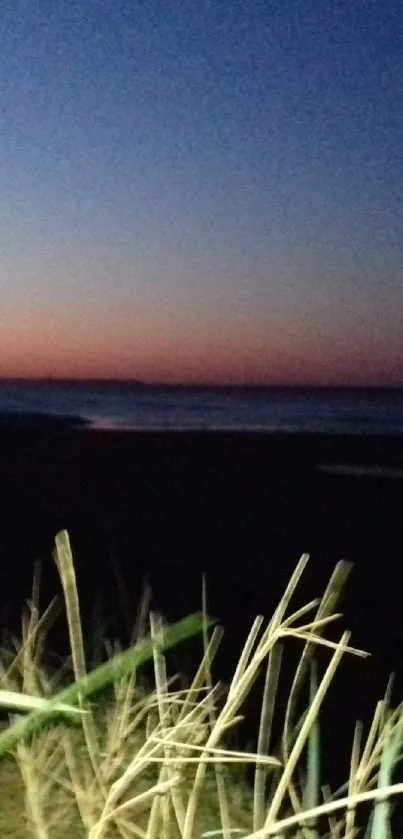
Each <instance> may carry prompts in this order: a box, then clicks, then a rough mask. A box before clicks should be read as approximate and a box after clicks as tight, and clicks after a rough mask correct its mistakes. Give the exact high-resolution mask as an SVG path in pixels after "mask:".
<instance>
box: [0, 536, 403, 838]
mask: <svg viewBox="0 0 403 839" xmlns="http://www.w3.org/2000/svg"><path fill="white" fill-rule="evenodd" d="M54 558H55V561H56V564H57V568H58V572H59V576H60V581H61V586H62V591H63V602H64V612H65V618H66V622H67V627H68V636H69V643H70V655H69V656H68V657H67V658H66V659H65V660H64V661H62V662H61V664H60V667H57V666H52V667H49V664H48V659H47V657H46V652H47V650H48V648H49V644H50V643H51V640H50V639H51V636H52V632H53V626H54V621H55V619H56V617H57V611H56V603H55V601H52V602H51V603H50V604H49V605H48V606H47V607H46V608H45V609H44V611H43V612H41V610H40V606H39V574H38V573H35V575H34V583H33V590H32V597H31V599H30V600H29V602H28V603H27V606H26V608H25V609H24V611H23V615H22V624H21V636H20V638H18V639H17V638H10V637H8V636H6V638H5V641H4V643H3V645H2V647H1V651H0V704H1V706H2V708H3V711H4V712H5V713H6V712H7V713H8V720H7V722H6V724H5V725H4V726H3V728H2V730H1V731H0V784H1V787H0V789H1V800H0V836H1V837H4V839H29V837H32V839H81V837H82V839H117V837H122V839H132V837H138V839H160V837H162V839H176V837H178V839H198V837H200V839H221V837H223V839H232V837H238V836H239V837H245V838H246V837H247V838H248V839H260V837H264V836H276V837H283V836H284V837H286V836H292V837H297V836H298V837H301V839H318V838H319V837H322V836H329V837H331V839H342V838H343V837H348V838H349V839H350V837H351V839H352V837H354V836H356V835H362V836H363V837H364V836H365V839H389V837H390V835H391V832H390V831H391V821H392V820H391V813H392V808H393V805H394V804H396V803H398V804H399V802H400V796H401V794H402V793H403V784H398V783H394V777H395V768H396V766H397V765H398V763H399V761H400V759H401V756H402V745H403V706H398V707H396V708H393V707H392V702H391V693H392V683H390V684H389V685H388V686H387V690H386V693H385V695H384V697H383V698H382V699H381V700H380V701H379V703H378V704H377V706H376V708H375V710H374V717H373V721H372V724H371V726H370V729H369V731H368V732H367V734H366V736H364V731H363V727H362V725H361V724H360V723H357V726H356V729H355V733H354V736H353V737H352V744H351V760H350V766H349V767H347V768H346V783H345V785H344V787H342V788H341V789H339V790H331V789H330V788H329V786H328V785H326V778H323V777H322V773H321V745H320V743H321V737H320V734H321V710H322V705H323V701H324V699H325V697H326V695H327V693H328V691H329V688H330V687H331V685H332V681H333V678H334V675H335V673H336V671H337V669H338V667H339V664H340V662H341V661H342V659H343V657H344V656H355V657H357V658H358V659H365V658H366V657H367V655H368V654H367V652H365V651H363V650H360V649H356V648H354V647H353V646H350V634H349V633H348V632H347V631H344V632H341V633H340V635H339V637H337V635H336V636H335V630H336V627H337V621H338V620H339V619H340V617H341V615H340V614H339V613H338V612H337V604H338V600H339V597H340V593H341V591H342V589H343V586H344V584H345V581H346V578H347V576H348V574H349V572H350V566H349V564H348V563H345V562H340V563H338V564H337V565H336V567H335V569H334V572H333V574H332V575H331V578H330V580H329V583H328V585H327V587H326V589H325V591H324V592H323V594H322V596H321V597H319V598H316V599H314V600H312V601H311V602H310V603H308V604H306V605H305V606H303V607H300V608H298V609H296V610H295V611H293V610H292V600H293V597H294V595H295V592H296V590H297V588H298V584H299V581H300V579H301V576H302V575H303V573H304V570H305V567H306V565H307V562H308V559H309V558H308V556H307V555H306V554H304V555H303V556H302V557H301V559H300V560H299V562H298V564H297V566H296V569H295V571H294V573H293V575H292V577H291V579H290V581H289V583H288V585H287V586H286V589H285V591H284V594H283V596H282V598H281V600H280V602H279V604H278V606H277V608H276V609H275V611H274V614H273V616H272V617H271V619H270V620H265V619H264V618H263V617H262V616H258V617H257V618H256V619H255V621H254V622H253V625H252V627H251V629H250V632H249V633H248V636H247V638H246V641H245V644H244V646H243V648H242V649H241V650H240V654H239V659H238V663H237V666H236V668H235V672H234V673H233V676H232V679H231V680H230V683H229V684H228V685H225V686H224V685H222V684H220V683H216V682H214V680H213V677H212V664H213V661H214V658H215V655H216V653H217V650H218V648H219V645H220V642H221V639H222V636H223V629H222V627H220V626H219V625H218V623H217V621H214V620H211V619H210V618H209V617H208V607H207V594H206V589H205V587H203V599H202V609H201V612H200V613H198V614H195V615H190V616H188V617H186V618H184V619H183V620H181V621H179V622H178V623H176V624H174V625H172V626H169V625H167V624H166V623H165V621H164V620H163V618H162V617H161V616H160V615H159V614H157V613H154V612H148V611H147V605H148V604H147V603H146V602H143V603H142V604H141V607H140V611H139V619H138V621H137V623H136V627H135V630H134V631H133V637H132V641H131V644H130V645H129V647H128V649H126V650H124V651H122V650H121V649H120V647H119V646H118V645H117V644H116V643H113V642H111V641H109V642H108V641H107V640H106V639H105V652H106V659H107V660H106V661H104V662H103V663H101V664H99V665H98V666H97V667H95V668H93V669H90V668H88V666H87V661H86V653H85V651H86V639H85V638H84V637H83V631H82V623H81V615H80V603H79V595H78V589H77V584H76V578H75V571H74V563H73V556H72V551H71V547H70V541H69V537H68V534H67V532H66V531H62V532H60V533H59V534H57V536H56V546H55V552H54ZM191 639H193V640H192V643H195V644H196V643H198V644H199V646H200V655H199V659H198V664H197V666H196V668H195V672H194V673H193V674H192V675H191V676H190V675H189V678H188V681H187V684H186V687H182V686H181V687H179V686H178V678H177V674H173V675H170V674H169V651H170V650H171V649H174V648H176V647H177V645H178V644H182V643H183V642H188V641H190V640H191ZM291 642H292V643H293V645H295V642H296V643H297V644H298V645H299V658H298V664H297V667H296V670H295V674H294V676H293V680H292V685H291V687H290V690H289V692H288V699H287V702H286V704H285V705H284V707H280V708H278V695H279V694H278V686H279V683H280V682H281V677H282V666H283V658H284V656H285V655H287V648H288V646H289V645H290V643H291ZM319 651H321V652H322V654H321V655H318V652H319ZM146 666H147V668H148V669H147V676H146V675H145V674H144V668H145V667H146ZM362 666H365V663H364V662H363V663H362ZM150 673H151V674H152V675H151V676H150ZM262 673H263V691H262V698H261V713H260V720H259V721H258V739H257V748H256V750H255V751H254V752H253V753H252V752H251V753H249V752H248V751H246V750H242V751H237V750H236V749H234V748H233V747H231V735H232V732H233V731H234V730H236V727H237V725H238V723H239V722H240V720H241V718H242V710H243V706H244V704H245V701H246V700H247V698H248V695H249V694H250V692H251V690H252V689H253V686H254V685H255V683H256V680H257V679H258V678H259V677H260V676H261V675H262ZM182 683H183V680H181V685H182ZM279 711H280V715H281V719H282V722H281V736H280V737H279V738H277V739H275V731H274V724H273V720H274V716H275V713H277V714H278V713H279ZM340 725H341V726H342V725H343V709H342V708H341V709H340ZM247 767H249V769H250V768H251V767H252V774H253V783H252V784H251V783H247V781H246V775H245V770H246V768H247ZM395 810H396V807H395ZM395 815H396V814H395Z"/></svg>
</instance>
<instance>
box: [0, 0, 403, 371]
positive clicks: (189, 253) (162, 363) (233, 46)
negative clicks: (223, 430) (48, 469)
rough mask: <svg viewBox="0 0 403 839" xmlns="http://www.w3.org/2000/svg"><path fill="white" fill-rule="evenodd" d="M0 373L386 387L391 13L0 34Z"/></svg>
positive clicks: (68, 11)
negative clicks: (366, 383) (361, 383)
mask: <svg viewBox="0 0 403 839" xmlns="http://www.w3.org/2000/svg"><path fill="white" fill-rule="evenodd" d="M0 43H1V53H0V85H1V90H0V94H1V95H0V117H1V130H0V251H1V255H2V258H1V266H0V293H1V306H0V358H1V366H0V373H3V374H13V373H17V374H18V373H29V372H32V373H35V374H40V373H46V374H47V373H52V374H54V375H57V374H58V373H59V374H61V375H62V374H66V375H74V374H78V375H86V374H89V375H91V374H95V375H104V374H105V375H133V376H138V377H145V378H152V379H165V380H168V379H169V380H179V379H187V380H189V379H198V380H201V379H204V380H209V379H214V380H229V379H231V380H234V381H235V380H236V381H242V380H250V381H252V380H253V381H286V380H287V381H313V382H320V381H323V382H324V383H325V382H328V381H338V382H343V381H345V382H349V381H374V382H383V383H388V382H392V381H393V382H400V383H402V384H403V360H402V358H403V337H402V336H403V328H402V327H403V270H402V269H403V258H402V254H403V236H402V196H403V81H402V80H403V73H402V57H403V6H401V3H400V2H399V0H390V2H389V1H388V0H385V2H380V0H378V2H359V1H358V2H354V3H353V2H351V0H350V2H347V1H346V0H338V2H337V3H336V2H334V0H333V1H332V2H330V0H322V2H320V1H319V0H316V2H314V0H306V2H304V0H300V2H295V0H294V1H293V0H287V2H284V0H282V2H269V0H267V2H253V0H249V2H242V1H241V0H239V2H232V3H231V2H224V0H221V2H217V0H216V2H205V0H197V2H196V0H194V2H190V0H186V1H184V2H171V3H167V2H166V0H165V2H162V0H161V1H160V0H155V2H148V3H146V2H142V3H140V2H136V0H127V2H124V0H111V2H109V1H108V0H103V2H101V0H98V2H95V0H94V2H90V1H89V0H81V2H77V1H76V0H64V2H60V0H59V2H58V1H57V0H36V2H35V0H26V1H25V2H18V0H14V2H8V3H7V4H4V6H3V7H2V9H1V12H0Z"/></svg>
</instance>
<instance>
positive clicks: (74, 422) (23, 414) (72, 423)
mask: <svg viewBox="0 0 403 839" xmlns="http://www.w3.org/2000/svg"><path fill="white" fill-rule="evenodd" d="M90 425H91V422H90V420H88V419H85V417H80V416H71V415H65V416H63V415H60V414H47V413H41V412H37V411H35V412H30V411H1V412H0V431H51V430H53V429H57V428H72V429H73V428H78V427H82V426H85V427H90Z"/></svg>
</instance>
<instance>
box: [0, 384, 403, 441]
mask: <svg viewBox="0 0 403 839" xmlns="http://www.w3.org/2000/svg"><path fill="white" fill-rule="evenodd" d="M46 421H47V422H50V423H52V422H57V421H59V422H64V423H67V424H71V425H75V424H80V423H84V424H86V425H88V426H89V427H90V428H91V427H92V428H105V429H115V430H128V429H133V430H135V429H141V430H171V431H184V430H188V431H189V430H195V431H196V430H198V431H200V430H206V431H220V430H222V431H223V430H229V431H263V432H286V433H290V434H298V433H301V432H302V433H306V432H312V433H324V434H359V435H371V434H382V435H403V388H402V389H374V388H367V389H352V388H332V389H330V388H270V387H208V386H180V387H179V386H166V385H165V386H154V385H142V384H139V383H133V382H122V381H113V382H111V381H84V380H80V381H66V380H64V381H56V380H46V381H22V380H5V379H3V380H1V381H0V426H1V427H3V428H4V426H11V427H14V426H16V425H17V426H23V427H25V426H30V425H31V424H32V425H35V424H39V425H40V424H41V423H46Z"/></svg>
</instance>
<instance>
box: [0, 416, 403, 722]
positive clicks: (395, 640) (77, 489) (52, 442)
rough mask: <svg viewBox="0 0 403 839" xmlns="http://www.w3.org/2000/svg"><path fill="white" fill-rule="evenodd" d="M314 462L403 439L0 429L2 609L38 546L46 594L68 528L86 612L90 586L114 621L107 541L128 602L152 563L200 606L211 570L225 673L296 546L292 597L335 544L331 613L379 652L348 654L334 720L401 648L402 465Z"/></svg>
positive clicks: (269, 606)
mask: <svg viewBox="0 0 403 839" xmlns="http://www.w3.org/2000/svg"><path fill="white" fill-rule="evenodd" d="M324 463H326V464H347V463H350V464H355V465H356V466H357V465H358V464H361V465H365V466H367V467H368V466H371V467H372V466H373V465H378V466H382V467H384V466H388V467H389V469H392V470H393V469H395V468H396V469H399V468H400V469H401V470H402V471H403V440H402V439H400V440H396V439H380V438H376V439H375V438H361V439H359V438H347V437H328V436H324V437H322V436H320V437H319V436H316V435H306V436H292V437H291V436H287V435H269V434H251V433H242V434H240V433H232V434H231V433H221V432H216V433H214V434H209V433H190V432H189V433H187V432H186V433H182V432H181V433H175V432H173V433H169V432H168V433H164V432H154V433H152V432H149V433H143V432H121V433H116V432H105V431H102V432H100V431H90V430H77V431H72V430H66V429H55V430H54V431H52V430H47V431H46V432H45V431H44V432H42V433H41V432H39V431H36V432H35V431H21V432H18V433H17V432H12V431H11V430H8V431H7V430H6V431H2V433H1V436H0V522H1V540H0V563H1V565H0V586H1V603H2V611H3V616H2V624H3V625H4V624H6V625H7V626H9V627H10V628H11V627H12V628H17V627H18V621H19V614H20V609H21V605H22V603H23V601H24V598H25V597H26V596H27V595H28V594H29V590H30V584H31V579H32V569H33V563H34V560H35V559H36V558H38V557H40V558H42V559H43V560H44V562H43V566H44V583H43V590H44V596H45V597H44V599H45V601H47V600H48V599H49V597H50V596H51V595H52V594H53V593H54V591H55V589H56V587H57V585H58V583H57V575H56V572H55V568H54V565H53V562H52V560H51V550H52V546H53V538H54V535H55V533H56V531H57V530H58V529H60V528H67V529H68V530H69V532H70V535H71V539H72V545H73V549H74V555H75V558H76V571H77V576H78V581H79V589H80V593H81V600H82V608H83V613H84V616H85V618H86V619H87V618H89V617H90V615H91V613H92V610H93V606H94V601H95V595H96V594H97V593H100V594H101V595H102V597H103V602H104V608H105V612H106V613H107V614H108V615H109V616H110V617H111V618H112V619H113V623H112V626H113V631H115V630H116V631H118V632H122V631H123V628H124V617H123V612H124V609H123V607H122V606H121V601H120V600H119V595H118V594H117V588H116V583H115V576H114V570H113V568H114V564H113V562H112V559H113V557H115V558H116V560H117V563H118V567H119V568H120V570H121V573H122V576H123V578H124V585H125V592H126V594H127V600H128V608H129V611H131V612H132V613H133V614H134V613H135V611H136V607H137V604H138V601H139V597H140V593H141V587H142V583H143V581H144V578H145V577H146V576H148V577H149V579H150V582H151V584H152V587H153V590H154V596H155V605H156V606H157V607H158V608H160V609H161V610H162V611H163V612H164V614H165V615H166V617H167V618H168V619H170V620H174V619H177V618H180V617H182V616H184V615H185V614H187V613H189V612H191V611H197V610H198V609H199V608H200V603H201V577H202V573H203V572H205V573H206V577H207V585H208V592H209V600H210V611H211V613H212V614H213V615H215V616H217V617H218V618H219V619H220V621H222V622H223V624H224V625H225V627H226V628H227V640H226V642H225V644H226V646H224V648H223V650H224V652H223V654H222V661H221V666H222V667H223V672H222V675H223V677H224V678H225V676H227V677H228V676H229V674H230V670H231V668H232V667H233V665H234V663H235V661H236V658H237V654H238V653H239V650H240V645H241V642H242V641H243V640H244V639H245V637H246V632H247V630H248V628H249V627H250V624H251V622H252V620H253V618H254V617H255V615H256V614H259V613H261V614H264V615H266V616H267V617H269V616H270V615H271V613H272V610H273V608H274V607H275V606H276V603H277V600H278V598H279V596H280V594H281V593H282V591H283V589H284V587H285V585H286V583H287V581H288V579H289V576H290V574H291V572H292V570H293V569H294V567H295V565H296V562H297V560H298V558H299V556H300V555H301V553H302V552H308V553H310V555H311V562H310V564H309V566H308V569H307V571H306V574H305V581H304V583H303V584H302V586H301V595H300V600H299V601H297V605H301V603H302V602H304V601H306V600H310V599H312V598H313V597H315V596H316V595H318V594H320V593H321V592H322V591H323V588H324V585H325V583H326V581H327V579H328V577H329V575H330V572H331V571H332V569H333V567H334V564H335V563H336V562H337V560H339V559H341V558H344V559H347V560H350V561H351V562H353V563H354V568H353V571H352V574H351V577H350V579H349V581H348V583H347V587H346V595H345V597H344V601H343V604H342V610H343V611H344V613H345V619H344V623H341V626H344V625H347V626H348V627H349V628H351V629H352V630H353V637H352V642H353V643H355V644H356V645H357V646H359V645H361V646H364V647H365V648H367V649H369V650H371V651H372V652H373V653H374V656H373V659H372V660H371V662H370V663H367V662H362V661H361V660H359V659H357V660H356V659H351V660H350V661H349V662H347V661H346V662H345V663H343V665H342V668H341V671H340V676H339V677H338V681H337V684H336V685H335V689H334V691H333V695H334V700H332V699H330V700H329V702H328V709H329V714H330V715H331V718H332V721H333V715H334V725H338V726H340V725H342V724H343V710H342V709H341V707H340V701H341V699H342V700H343V701H344V702H345V703H347V706H348V717H349V719H350V718H354V719H355V718H356V717H357V716H358V715H360V713H361V712H362V713H364V716H365V715H367V714H368V713H369V710H370V709H371V708H372V706H373V703H374V701H375V699H377V698H378V697H380V695H381V694H382V692H383V690H384V689H385V687H386V678H387V675H388V673H389V672H390V670H391V669H392V668H394V667H395V668H397V669H400V668H401V659H402V658H403V617H402V615H403V607H402V602H403V600H402V595H403V585H402V584H403V565H402V557H401V550H402V546H403V477H399V476H398V472H397V473H396V477H393V475H394V472H391V473H390V474H392V477H387V476H386V477H379V476H378V477H371V475H368V474H366V475H364V476H359V475H357V474H354V475H348V474H344V473H343V471H342V472H341V473H337V472H336V473H332V472H326V471H321V470H320V469H318V468H317V466H318V465H320V464H324ZM292 645H293V646H294V645H295V642H292ZM227 666H228V670H229V672H228V673H225V672H224V671H225V669H226V667H227ZM402 682H403V680H402V679H401V680H400V689H401V688H402ZM399 698H401V697H400V695H399V694H398V695H397V699H399ZM347 706H346V707H347Z"/></svg>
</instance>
